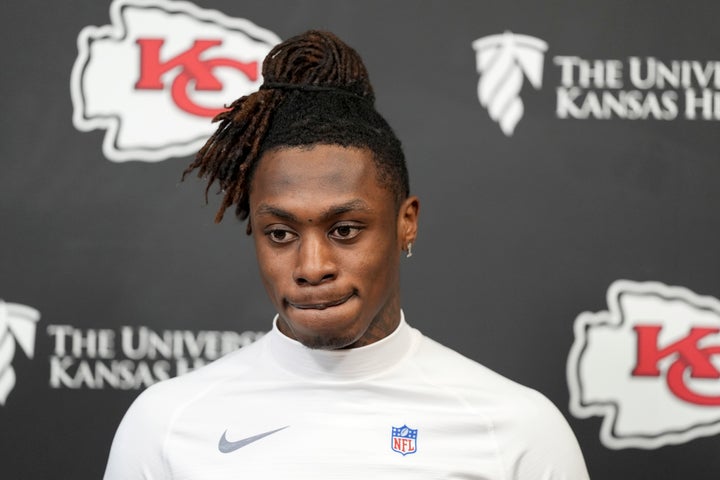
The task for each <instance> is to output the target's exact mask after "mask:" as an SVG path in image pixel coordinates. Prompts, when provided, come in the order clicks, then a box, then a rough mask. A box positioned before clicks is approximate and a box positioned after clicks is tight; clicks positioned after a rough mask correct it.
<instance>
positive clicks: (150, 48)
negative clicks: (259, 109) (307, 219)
mask: <svg viewBox="0 0 720 480" xmlns="http://www.w3.org/2000/svg"><path fill="white" fill-rule="evenodd" d="M136 43H137V44H138V45H139V46H140V78H139V79H138V81H137V82H136V83H135V89H136V90H162V89H164V88H165V83H164V82H163V79H162V77H163V75H165V74H166V73H167V72H169V71H170V70H172V69H175V68H177V67H180V73H179V74H178V75H177V76H176V77H175V79H174V80H173V81H172V85H171V87H170V94H171V96H172V99H173V101H174V102H175V104H176V105H177V106H178V107H179V108H181V109H182V110H184V111H185V112H187V113H190V114H193V115H197V116H201V117H214V116H215V115H217V114H218V113H220V112H222V111H223V110H225V109H224V108H218V107H209V106H204V105H199V104H197V103H196V102H195V101H194V100H193V99H192V98H191V97H190V95H189V93H188V87H189V84H190V82H191V81H194V82H195V85H194V88H195V90H197V91H220V90H222V88H223V85H222V82H221V81H220V80H219V79H218V78H217V77H216V76H215V73H214V69H215V68H217V67H229V68H234V69H236V70H238V71H240V72H241V73H242V74H244V75H245V76H246V77H247V78H248V79H249V80H251V81H253V82H255V81H256V80H257V79H258V75H259V72H258V62H256V61H253V62H247V63H246V62H240V61H238V60H234V59H232V58H226V57H219V58H209V59H203V58H201V55H202V54H203V53H204V52H206V51H207V50H209V49H210V48H212V47H218V46H220V45H222V40H195V41H194V42H193V45H192V47H190V48H189V49H187V50H185V51H184V52H182V53H180V54H178V55H176V56H174V57H172V58H170V59H168V60H166V61H161V60H160V50H161V49H162V46H163V44H164V43H165V40H163V39H160V38H139V39H137V40H136Z"/></svg>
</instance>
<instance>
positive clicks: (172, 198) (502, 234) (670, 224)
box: [0, 0, 720, 480]
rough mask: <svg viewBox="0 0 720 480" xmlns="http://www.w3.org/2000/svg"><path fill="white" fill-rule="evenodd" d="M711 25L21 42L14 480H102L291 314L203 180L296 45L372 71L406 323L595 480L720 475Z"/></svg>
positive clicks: (597, 18)
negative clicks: (154, 402) (392, 146)
mask: <svg viewBox="0 0 720 480" xmlns="http://www.w3.org/2000/svg"><path fill="white" fill-rule="evenodd" d="M718 15H720V5H718V4H717V2H710V1H708V2H702V1H690V2H668V1H665V2H658V1H652V2H651V1H635V2H626V1H619V0H607V1H604V2H589V1H588V2H578V1H552V2H551V1H531V0H526V1H505V2H489V1H452V2H440V1H437V2H430V1H428V2H413V1H410V0H404V1H395V2H383V1H364V2H353V1H350V0H325V1H320V0H318V1H294V2H290V1H268V0H263V1H259V0H258V1H256V0H245V1H242V2H237V1H230V0H198V1H197V2H195V3H194V4H191V3H186V2H174V1H170V0H148V1H141V0H115V1H113V2H109V1H88V0H74V1H64V2H49V1H41V0H28V1H24V2H10V3H9V4H8V5H5V6H4V7H3V14H2V16H1V17H0V23H1V25H2V28H1V29H0V31H1V32H2V34H1V35H2V37H3V40H4V41H3V44H4V45H5V46H6V47H5V49H4V53H3V66H2V71H3V73H2V75H1V76H0V86H1V87H2V91H3V95H2V96H0V111H2V130H1V131H2V142H0V162H2V170H1V173H0V220H1V221H0V242H1V243H0V246H1V247H2V248H1V249H0V298H2V300H3V301H2V302H0V452H2V454H1V457H0V458H1V459H2V461H1V462H0V477H2V478H8V479H11V478H12V479H16V478H17V479H41V478H57V477H58V475H59V476H60V477H62V478H74V479H96V478H99V477H100V476H101V475H102V472H103V470H104V465H105V462H106V459H107V454H108V450H109V447H110V444H111V441H112V437H113V434H114V431H115V428H116V427H117V425H118V423H119V421H120V419H121V417H122V415H123V413H124V412H125V410H126V409H127V407H128V406H129V405H130V403H131V402H132V400H133V399H134V398H135V397H136V396H137V395H138V393H139V392H140V391H141V390H142V389H143V388H145V387H147V386H148V385H150V384H152V383H154V382H157V381H159V380H162V379H164V378H169V377H171V376H174V375H178V374H181V373H183V372H185V371H188V370H190V369H192V368H195V367H197V366H199V365H201V364H203V363H207V362H209V361H211V360H213V359H215V358H217V357H219V356H220V355H222V354H224V353H226V352H228V351H231V350H233V349H236V348H242V346H244V345H247V344H248V343H250V342H252V341H254V340H255V339H256V338H257V337H258V336H259V335H261V334H262V333H261V332H264V331H267V330H268V329H269V327H270V321H271V318H272V316H273V311H272V308H271V306H270V304H269V302H268V301H267V300H266V299H265V294H264V292H263V290H262V287H261V285H260V282H259V281H258V279H257V266H256V263H255V260H254V253H253V248H252V244H251V241H250V239H249V238H248V237H247V236H246V235H245V233H244V225H243V224H241V223H240V222H238V221H237V220H235V219H234V218H232V216H228V218H226V221H224V222H223V223H222V224H221V225H214V224H213V222H212V220H213V216H214V212H215V210H216V207H217V205H218V197H217V196H216V195H215V194H214V193H215V192H214V191H211V194H210V203H209V205H205V202H204V200H203V184H202V183H201V182H200V181H198V180H197V179H195V178H191V179H188V180H186V181H185V182H182V183H181V182H180V175H181V172H182V170H183V169H184V168H185V166H186V165H187V164H188V163H189V161H190V158H191V157H192V155H193V153H194V152H195V151H196V150H197V148H198V147H199V145H201V144H202V142H203V140H204V139H205V138H206V137H207V136H208V135H209V133H210V132H211V131H212V128H213V127H212V126H211V125H210V121H209V118H210V117H211V116H212V115H213V113H214V112H216V111H218V109H220V108H222V105H223V104H226V103H228V102H230V101H232V100H233V99H235V98H237V97H239V96H241V95H243V94H246V93H248V92H250V91H252V90H253V89H254V88H256V87H257V85H259V83H260V82H261V81H262V78H260V76H259V62H261V60H262V58H263V56H264V55H265V53H267V51H268V50H269V49H270V48H271V47H272V45H274V44H275V43H277V42H279V41H280V40H281V39H285V38H288V37H290V36H292V35H295V34H297V33H300V32H302V31H304V30H307V29H309V28H322V29H329V30H331V31H333V32H335V33H337V34H338V35H339V36H340V37H341V38H343V39H344V40H345V41H347V42H348V43H349V44H350V45H352V46H353V47H355V48H356V49H357V50H358V51H359V52H360V54H361V55H362V56H363V58H364V59H365V61H366V63H367V66H368V69H369V72H370V75H371V79H372V81H373V84H374V86H375V89H376V93H377V105H378V108H379V110H380V111H381V112H382V113H383V114H384V115H385V116H386V117H387V119H388V120H389V121H390V123H391V125H393V127H394V128H395V129H396V131H397V133H398V135H399V137H400V138H401V140H402V141H403V144H404V147H405V151H406V155H407V158H408V163H409V168H410V173H411V184H412V189H413V191H414V193H416V194H417V195H419V197H420V198H421V202H422V208H421V222H420V223H421V229H420V234H419V238H418V241H417V243H416V244H415V245H414V247H413V250H414V256H413V257H412V259H409V260H407V261H404V262H403V306H404V309H405V313H406V316H407V318H408V321H409V323H411V324H412V325H413V326H415V327H417V328H419V329H421V330H422V331H423V332H424V333H425V334H427V335H429V336H430V337H433V338H435V339H437V340H439V341H441V342H442V343H444V344H446V345H448V346H450V347H452V348H454V349H456V350H458V351H459V352H461V353H463V354H464V355H466V356H468V357H470V358H473V359H475V360H477V361H479V362H481V363H483V364H485V365H487V366H489V367H490V368H492V369H494V370H497V371H498V372H500V373H502V374H503V375H506V376H508V377H510V378H512V379H514V380H516V381H518V382H521V383H523V384H526V385H528V386H530V387H533V388H536V389H538V390H540V391H541V392H543V393H544V394H545V395H547V396H548V397H549V398H550V399H551V400H552V401H553V402H554V403H555V404H556V405H557V406H558V407H559V408H560V410H561V411H562V412H563V414H564V415H565V416H566V418H567V419H568V421H569V422H570V425H571V426H572V428H573V430H574V431H575V433H576V435H577V437H578V439H579V442H580V445H581V447H582V449H583V451H584V454H585V458H586V461H587V464H588V468H589V470H590V474H591V476H592V478H593V479H595V480H611V479H612V480H615V479H624V478H627V479H643V478H647V479H676V478H693V479H715V478H717V476H718V474H719V473H720V456H718V455H717V451H718V446H720V444H719V440H720V436H719V435H720V380H719V378H720V361H719V360H718V359H717V355H716V354H717V353H719V352H720V334H719V333H718V332H719V331H720V302H719V301H718V300H717V297H718V296H720V268H719V267H720V251H719V250H718V248H717V246H718V244H720V225H719V223H718V213H717V211H718V206H720V190H719V189H718V178H720V160H719V159H718V146H719V141H718V126H719V123H718V122H719V121H720V51H719V50H718V45H720V30H719V29H718V28H717V18H718Z"/></svg>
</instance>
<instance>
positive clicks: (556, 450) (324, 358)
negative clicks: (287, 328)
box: [105, 319, 588, 480]
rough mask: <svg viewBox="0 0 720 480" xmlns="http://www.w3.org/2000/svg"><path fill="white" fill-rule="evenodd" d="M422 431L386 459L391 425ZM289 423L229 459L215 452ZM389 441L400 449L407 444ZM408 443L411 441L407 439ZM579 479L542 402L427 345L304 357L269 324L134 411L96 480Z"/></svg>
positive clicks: (557, 423) (570, 439) (564, 430)
mask: <svg viewBox="0 0 720 480" xmlns="http://www.w3.org/2000/svg"><path fill="white" fill-rule="evenodd" d="M404 426H407V427H408V428H409V429H416V430H417V437H416V438H415V439H414V440H412V441H411V440H406V441H405V447H406V450H407V448H414V453H406V454H405V455H403V454H402V453H399V452H397V451H394V450H393V448H392V447H393V443H392V441H391V440H392V439H391V436H392V433H393V427H404ZM282 427H287V428H284V429H282V430H279V431H276V432H274V433H271V434H269V435H267V436H265V437H263V438H260V439H258V440H256V441H253V442H251V443H248V444H247V445H245V446H243V447H241V448H237V449H235V450H233V451H229V452H228V453H222V452H221V451H220V450H219V448H218V446H219V442H220V439H221V438H222V436H223V433H224V432H226V433H225V435H226V440H227V441H229V442H236V441H239V440H241V439H245V438H248V437H252V436H255V435H259V434H262V433H265V432H271V431H273V430H276V429H279V428H282ZM398 441H399V442H400V443H395V446H396V447H397V446H402V445H403V443H402V440H401V439H399V440H398ZM413 442H414V443H413ZM241 478H255V479H257V478H265V479H283V478H292V479H296V480H302V479H312V480H317V479H363V480H367V479H381V478H392V479H394V480H402V479H414V480H417V479H482V480H583V479H587V478H588V474H587V470H586V468H585V465H584V461H583V458H582V455H581V453H580V450H579V448H578V445H577V442H576V440H575V437H574V436H573V434H572V432H571V431H570V428H569V427H568V425H567V423H566V422H565V420H564V418H563V417H562V415H561V414H560V413H559V412H558V410H557V409H556V408H555V407H554V406H553V405H552V404H551V403H550V402H549V401H548V400H547V399H546V398H545V397H543V396H542V395H540V394H539V393H537V392H536V391H534V390H530V389H528V388H525V387H523V386H520V385H518V384H516V383H513V382H511V381H510V380H507V379H505V378H504V377H501V376H500V375H498V374H496V373H494V372H492V371H490V370H488V369H487V368H485V367H483V366H481V365H479V364H477V363H475V362H473V361H472V360H469V359H467V358H465V357H463V356H461V355H460V354H458V353H456V352H454V351H452V350H450V349H448V348H446V347H443V346H442V345H440V344H438V343H436V342H434V341H433V340H430V339H429V338H427V337H424V336H423V335H422V334H420V332H418V331H417V330H415V329H413V328H411V327H409V326H408V325H407V323H405V320H404V319H403V320H402V321H401V324H400V326H399V327H398V329H397V330H396V331H395V332H393V333H392V334H391V335H390V336H388V337H387V338H384V339H383V340H381V341H379V342H376V343H374V344H372V345H369V346H366V347H361V348H357V349H349V350H342V351H319V350H311V349H308V348H306V347H304V346H303V345H301V344H300V343H298V342H296V341H294V340H291V339H289V338H287V337H285V336H284V335H283V334H282V333H280V332H279V331H278V330H277V327H274V328H273V330H272V331H271V332H270V333H268V334H267V335H265V336H264V337H263V338H262V339H260V340H259V341H257V342H256V343H254V344H252V345H249V346H247V347H244V348H242V349H240V350H239V351H237V352H235V353H232V354H229V355H227V356H226V357H224V358H222V359H220V360H218V361H216V362H214V363H212V364H210V365H208V366H207V367H204V368H202V369H200V370H197V371H194V372H191V373H189V374H187V375H184V376H182V377H178V378H175V379H171V380H168V381H165V382H161V383H159V384H156V385H154V386H153V387H151V388H149V389H148V390H146V391H145V392H143V393H142V394H141V395H140V397H138V399H137V400H136V401H135V403H133V405H132V406H131V408H130V409H129V410H128V412H127V414H126V415H125V418H124V419H123V421H122V423H121V425H120V427H119V429H118V431H117V433H116V435H115V439H114V442H113V446H112V450H111V453H110V459H109V462H108V465H107V470H106V472H105V480H135V479H148V480H149V479H154V480H158V479H173V480H196V479H197V480H200V479H202V480H211V479H217V480H226V479H227V480H230V479H233V480H236V479H241Z"/></svg>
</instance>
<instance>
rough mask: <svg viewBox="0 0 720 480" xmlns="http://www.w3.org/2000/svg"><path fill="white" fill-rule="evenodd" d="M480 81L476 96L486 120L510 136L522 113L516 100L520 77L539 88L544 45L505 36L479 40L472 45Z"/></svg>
mask: <svg viewBox="0 0 720 480" xmlns="http://www.w3.org/2000/svg"><path fill="white" fill-rule="evenodd" d="M472 46H473V49H474V50H475V58H476V60H475V63H476V68H477V72H478V73H479V74H480V80H479V81H478V86H477V95H478V99H479V100H480V104H481V105H482V106H483V107H485V108H487V110H488V113H489V114H490V118H492V119H493V120H494V121H496V122H497V123H498V124H499V125H500V129H501V130H502V132H503V133H504V134H505V135H506V136H508V137H509V136H511V135H512V134H513V132H514V131H515V126H516V125H517V123H518V122H519V121H520V119H521V118H522V116H523V113H524V112H525V107H524V106H523V102H522V100H521V99H520V90H521V89H522V86H523V77H524V76H525V77H527V79H528V80H529V81H530V84H531V85H532V86H533V87H535V88H536V89H539V88H540V87H542V77H543V62H544V57H545V51H546V50H547V47H548V46H547V43H545V41H543V40H540V39H539V38H535V37H530V36H528V35H519V34H515V33H512V32H505V33H502V34H499V35H490V36H487V37H483V38H479V39H477V40H475V41H474V42H473V44H472Z"/></svg>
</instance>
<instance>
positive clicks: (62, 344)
mask: <svg viewBox="0 0 720 480" xmlns="http://www.w3.org/2000/svg"><path fill="white" fill-rule="evenodd" d="M47 333H48V335H49V336H50V337H51V338H52V344H53V351H52V354H51V355H50V382H49V385H50V387H51V388H58V389H60V388H67V389H74V390H77V389H93V390H100V389H115V390H137V389H141V388H146V387H149V386H150V385H152V384H154V383H157V382H159V381H161V380H167V379H168V378H171V377H175V376H178V375H182V374H184V373H187V372H189V371H191V370H194V369H196V368H199V367H202V366H203V365H205V364H207V363H208V362H211V361H213V360H216V359H218V358H220V357H221V356H223V355H226V354H228V353H230V352H233V351H235V350H237V349H238V348H241V347H244V346H246V345H249V344H251V343H253V342H254V341H255V340H257V339H259V338H260V337H262V336H263V333H262V332H249V331H247V332H243V333H238V332H233V331H217V330H204V331H199V332H194V331H190V330H162V331H156V330H153V329H151V328H149V327H145V326H139V327H130V326H125V327H120V328H117V329H109V328H86V329H82V328H76V327H73V326H72V325H48V327H47Z"/></svg>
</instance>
